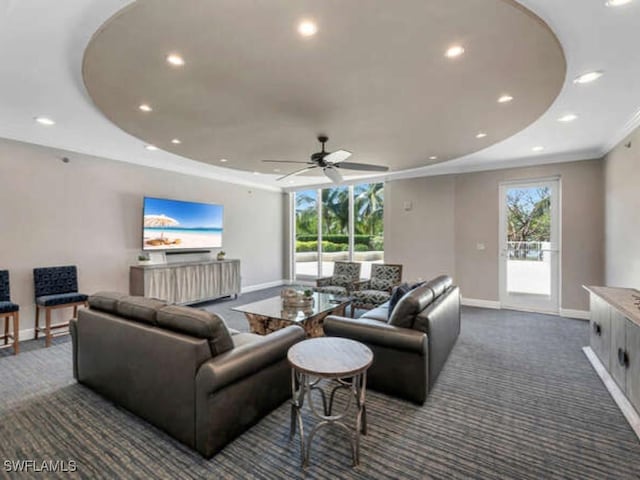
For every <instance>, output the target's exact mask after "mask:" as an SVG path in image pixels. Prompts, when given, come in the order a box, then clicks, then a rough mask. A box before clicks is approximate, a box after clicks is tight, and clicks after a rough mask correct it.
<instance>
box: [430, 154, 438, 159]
mask: <svg viewBox="0 0 640 480" xmlns="http://www.w3.org/2000/svg"><path fill="white" fill-rule="evenodd" d="M437 159H438V157H436V156H435V155H431V156H430V157H429V160H437Z"/></svg>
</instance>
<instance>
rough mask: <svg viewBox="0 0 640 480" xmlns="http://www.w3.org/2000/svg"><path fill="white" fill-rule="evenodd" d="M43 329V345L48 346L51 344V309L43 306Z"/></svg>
mask: <svg viewBox="0 0 640 480" xmlns="http://www.w3.org/2000/svg"><path fill="white" fill-rule="evenodd" d="M44 310H45V322H46V323H45V329H44V333H45V335H46V337H45V341H44V346H45V347H46V348H49V347H50V346H51V309H50V308H46V307H45V309H44Z"/></svg>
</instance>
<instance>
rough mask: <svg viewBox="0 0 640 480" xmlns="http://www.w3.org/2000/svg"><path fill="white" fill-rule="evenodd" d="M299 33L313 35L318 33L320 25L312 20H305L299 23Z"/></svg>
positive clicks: (307, 35)
mask: <svg viewBox="0 0 640 480" xmlns="http://www.w3.org/2000/svg"><path fill="white" fill-rule="evenodd" d="M298 33H299V34H300V35H302V36H303V37H313V36H314V35H315V34H316V33H318V25H316V24H315V22H312V21H311V20H303V21H302V22H300V23H299V24H298Z"/></svg>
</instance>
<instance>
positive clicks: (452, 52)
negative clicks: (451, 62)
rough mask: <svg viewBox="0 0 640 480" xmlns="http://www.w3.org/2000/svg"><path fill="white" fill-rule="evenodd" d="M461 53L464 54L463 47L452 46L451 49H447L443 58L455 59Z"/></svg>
mask: <svg viewBox="0 0 640 480" xmlns="http://www.w3.org/2000/svg"><path fill="white" fill-rule="evenodd" d="M463 53H464V48H463V47H461V46H460V45H453V46H452V47H449V48H448V49H447V51H446V52H445V56H446V57H448V58H456V57H459V56H460V55H462V54H463Z"/></svg>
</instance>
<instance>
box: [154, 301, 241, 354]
mask: <svg viewBox="0 0 640 480" xmlns="http://www.w3.org/2000/svg"><path fill="white" fill-rule="evenodd" d="M158 326H159V327H163V328H166V329H168V330H173V331H174V332H178V333H185V334H187V335H191V336H192V337H196V338H206V339H207V340H208V341H209V348H210V349H211V355H212V356H216V355H220V354H221V353H224V352H227V351H229V350H231V349H232V348H233V340H232V339H231V335H230V334H229V330H228V329H227V325H226V324H225V323H224V320H222V318H220V317H219V316H218V315H216V314H215V313H210V312H207V311H205V310H198V309H197V308H191V307H180V306H177V305H170V306H166V307H163V308H161V309H160V310H158Z"/></svg>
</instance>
